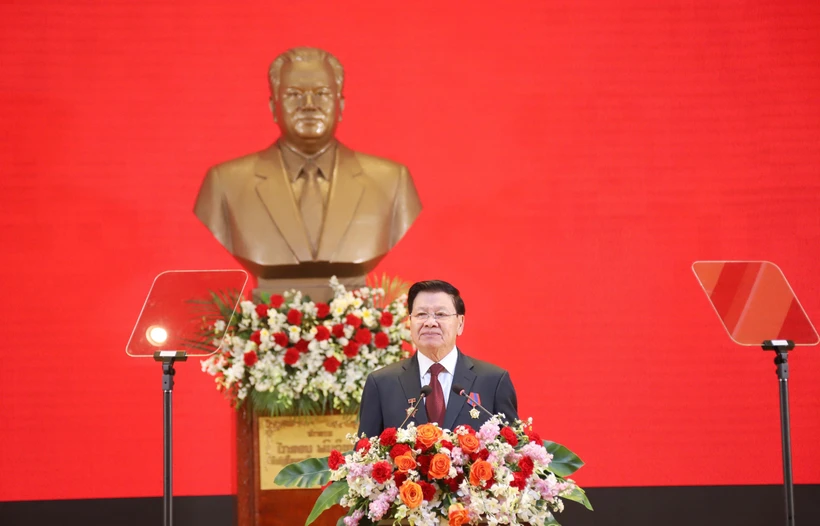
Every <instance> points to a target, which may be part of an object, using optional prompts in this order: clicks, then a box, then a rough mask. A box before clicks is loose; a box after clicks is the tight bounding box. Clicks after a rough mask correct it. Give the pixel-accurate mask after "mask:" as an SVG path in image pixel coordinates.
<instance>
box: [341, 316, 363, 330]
mask: <svg viewBox="0 0 820 526" xmlns="http://www.w3.org/2000/svg"><path fill="white" fill-rule="evenodd" d="M345 323H347V324H348V325H350V326H351V327H353V328H354V329H358V328H359V326H360V325H361V324H362V319H361V318H359V317H358V316H356V315H355V314H348V315H347V318H345Z"/></svg>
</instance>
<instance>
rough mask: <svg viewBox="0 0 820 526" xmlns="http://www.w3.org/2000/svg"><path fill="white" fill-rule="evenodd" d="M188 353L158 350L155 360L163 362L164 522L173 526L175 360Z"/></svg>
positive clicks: (178, 360) (183, 357)
mask: <svg viewBox="0 0 820 526" xmlns="http://www.w3.org/2000/svg"><path fill="white" fill-rule="evenodd" d="M187 359H188V355H187V354H186V353H185V352H183V351H157V352H155V353H154V360H155V361H157V362H160V363H162V434H163V437H162V449H163V469H162V473H163V485H162V524H163V526H171V525H172V524H173V522H174V517H173V498H174V495H173V467H172V466H173V463H172V457H171V454H172V452H173V433H172V422H173V417H172V414H173V413H172V411H173V395H174V375H175V374H176V371H174V362H184V361H186V360H187Z"/></svg>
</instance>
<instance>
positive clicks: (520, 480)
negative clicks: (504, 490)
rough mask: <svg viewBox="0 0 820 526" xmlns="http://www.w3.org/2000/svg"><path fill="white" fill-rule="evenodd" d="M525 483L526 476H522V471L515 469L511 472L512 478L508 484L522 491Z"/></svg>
mask: <svg viewBox="0 0 820 526" xmlns="http://www.w3.org/2000/svg"><path fill="white" fill-rule="evenodd" d="M526 485H527V477H526V476H524V472H523V471H516V472H515V473H513V480H512V482H510V486H512V487H513V488H518V490H519V491H524V486H526Z"/></svg>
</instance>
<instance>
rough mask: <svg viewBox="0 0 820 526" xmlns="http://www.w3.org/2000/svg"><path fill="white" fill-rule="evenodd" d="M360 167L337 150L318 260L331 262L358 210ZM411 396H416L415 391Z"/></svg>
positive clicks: (353, 157)
mask: <svg viewBox="0 0 820 526" xmlns="http://www.w3.org/2000/svg"><path fill="white" fill-rule="evenodd" d="M361 173H362V167H361V165H360V164H359V161H357V160H356V155H355V154H354V153H353V151H352V150H349V149H348V148H346V147H344V146H343V145H341V144H339V146H338V149H337V150H336V166H335V167H334V169H333V183H332V184H331V187H330V198H329V199H328V205H327V213H326V214H325V221H324V225H323V227H322V238H321V240H320V242H319V251H318V255H317V258H316V259H318V260H319V261H332V260H333V254H335V253H336V249H337V248H338V247H339V243H341V241H342V238H343V237H344V235H345V232H346V231H347V229H348V227H349V226H350V225H351V224H352V222H353V216H354V215H355V214H356V209H357V208H358V206H359V200H360V199H361V197H362V193H363V192H364V186H363V185H362V183H361V182H360V181H359V180H358V179H359V176H360V175H361ZM412 396H418V391H417V392H416V393H414V394H413V395H411V397H412Z"/></svg>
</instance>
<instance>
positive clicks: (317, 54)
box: [268, 47, 344, 155]
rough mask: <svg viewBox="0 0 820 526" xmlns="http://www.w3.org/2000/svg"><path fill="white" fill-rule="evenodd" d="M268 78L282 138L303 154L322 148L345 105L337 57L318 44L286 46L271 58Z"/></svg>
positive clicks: (334, 128) (272, 103) (342, 77)
mask: <svg viewBox="0 0 820 526" xmlns="http://www.w3.org/2000/svg"><path fill="white" fill-rule="evenodd" d="M268 80H269V82H270V90H271V97H270V109H271V112H272V113H273V120H274V121H275V122H276V123H277V124H278V125H279V129H280V130H281V132H282V137H283V138H284V140H285V141H286V142H287V143H288V144H289V145H290V146H292V147H293V148H295V149H296V150H298V151H301V152H303V153H305V154H306V155H310V154H312V153H315V152H318V151H319V150H321V149H322V148H324V147H325V146H326V145H327V144H328V143H329V142H330V141H331V140H332V139H333V135H334V134H335V132H336V125H337V124H338V122H339V121H340V120H341V118H342V108H343V107H344V97H343V96H342V87H343V86H344V69H343V68H342V64H341V63H340V62H339V60H338V59H337V58H336V57H334V56H333V55H331V54H330V53H328V52H327V51H323V50H321V49H317V48H311V47H297V48H293V49H289V50H287V51H285V52H284V53H282V54H281V55H279V56H278V57H276V59H275V60H274V61H273V63H272V64H271V66H270V70H269V72H268Z"/></svg>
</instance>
